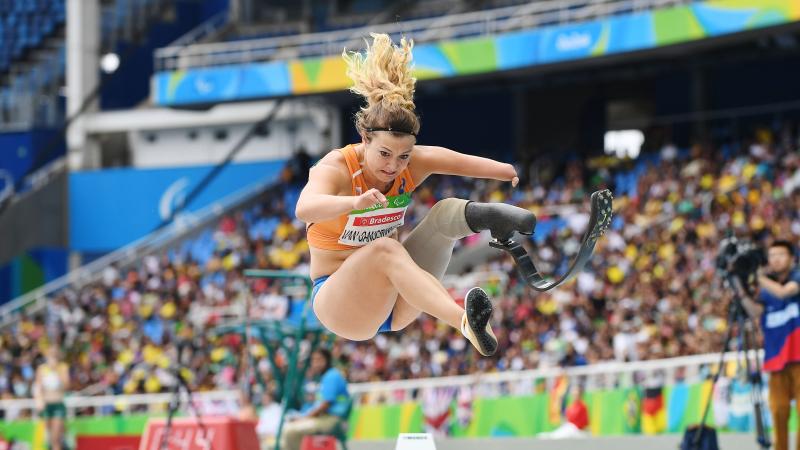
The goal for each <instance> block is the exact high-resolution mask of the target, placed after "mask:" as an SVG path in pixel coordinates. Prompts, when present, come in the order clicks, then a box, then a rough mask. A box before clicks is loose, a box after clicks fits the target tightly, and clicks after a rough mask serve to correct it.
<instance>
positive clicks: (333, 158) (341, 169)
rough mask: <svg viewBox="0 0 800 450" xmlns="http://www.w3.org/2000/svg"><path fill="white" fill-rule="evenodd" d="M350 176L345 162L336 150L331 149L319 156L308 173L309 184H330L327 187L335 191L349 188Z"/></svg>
mask: <svg viewBox="0 0 800 450" xmlns="http://www.w3.org/2000/svg"><path fill="white" fill-rule="evenodd" d="M350 178H351V177H350V171H349V170H348V169H347V162H346V161H345V159H344V155H342V153H341V152H340V151H338V150H332V151H330V152H328V153H327V154H326V155H325V156H323V157H322V158H320V160H319V161H317V163H316V164H315V165H314V167H312V168H311V172H310V173H309V183H310V184H316V183H322V184H324V185H327V186H330V187H329V188H328V189H335V190H336V191H347V189H349V188H350ZM333 186H336V187H335V188H334V187H333Z"/></svg>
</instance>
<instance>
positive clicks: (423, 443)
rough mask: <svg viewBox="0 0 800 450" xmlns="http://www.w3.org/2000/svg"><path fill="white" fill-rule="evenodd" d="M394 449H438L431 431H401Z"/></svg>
mask: <svg viewBox="0 0 800 450" xmlns="http://www.w3.org/2000/svg"><path fill="white" fill-rule="evenodd" d="M394 450H436V444H435V443H434V442H433V435H431V434H430V433H400V436H398V437H397V447H395V448H394Z"/></svg>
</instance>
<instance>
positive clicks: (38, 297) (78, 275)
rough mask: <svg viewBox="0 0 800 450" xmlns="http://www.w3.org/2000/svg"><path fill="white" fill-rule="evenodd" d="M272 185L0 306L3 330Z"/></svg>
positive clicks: (183, 217)
mask: <svg viewBox="0 0 800 450" xmlns="http://www.w3.org/2000/svg"><path fill="white" fill-rule="evenodd" d="M273 183H274V180H268V181H263V182H259V183H255V184H254V185H252V186H250V187H246V188H243V189H240V190H239V191H237V192H234V193H232V194H230V195H228V196H227V197H224V198H222V199H220V200H218V201H216V202H214V203H211V204H210V205H208V206H206V207H204V208H202V209H201V210H199V211H197V212H192V213H181V214H180V215H178V216H177V217H176V218H175V220H174V221H173V222H172V223H171V224H169V225H167V226H166V227H164V228H163V229H161V230H158V231H155V232H153V233H151V234H149V235H147V236H144V237H142V238H140V239H138V240H136V241H134V242H132V243H130V244H128V245H126V246H125V247H122V248H120V249H119V250H116V251H114V252H111V253H109V254H107V255H105V256H102V257H100V258H98V259H96V260H94V261H92V262H90V263H89V264H86V265H84V266H81V267H79V268H77V269H75V270H73V271H71V272H69V273H67V274H66V275H64V276H62V277H59V278H57V279H55V280H53V281H51V282H49V283H47V284H45V285H44V286H41V287H38V288H36V289H34V290H32V291H31V292H28V293H27V294H25V295H22V296H20V297H18V298H16V299H14V300H12V301H10V302H8V303H4V304H3V305H0V328H4V327H6V326H8V325H10V324H12V323H14V321H15V320H16V319H17V318H18V316H19V315H20V314H21V313H22V312H23V311H24V312H26V313H35V312H38V311H40V310H42V309H44V307H45V306H46V305H47V302H48V299H49V298H50V296H52V295H53V294H55V293H57V292H58V291H60V290H61V289H64V288H66V287H68V286H70V285H76V286H81V285H85V284H87V283H90V282H92V281H94V280H97V279H99V278H100V277H101V276H102V269H103V268H105V267H108V266H110V265H116V266H124V265H128V264H131V263H133V262H134V261H136V260H137V259H139V258H141V257H143V256H144V255H146V254H148V253H150V252H153V251H155V250H158V249H160V248H163V247H165V246H167V245H169V244H170V243H171V242H174V241H175V240H176V239H179V238H180V237H182V236H184V235H185V234H188V233H189V232H191V231H193V229H194V228H196V227H197V226H198V225H200V224H204V223H207V222H210V221H213V220H215V219H217V218H219V217H220V216H221V215H222V214H223V213H224V212H225V211H227V210H228V209H230V208H232V207H235V206H236V205H238V204H240V203H243V202H244V201H246V200H248V199H249V198H251V197H252V196H253V195H255V194H257V193H258V192H261V191H263V190H264V189H266V188H267V187H268V186H269V185H271V184H273Z"/></svg>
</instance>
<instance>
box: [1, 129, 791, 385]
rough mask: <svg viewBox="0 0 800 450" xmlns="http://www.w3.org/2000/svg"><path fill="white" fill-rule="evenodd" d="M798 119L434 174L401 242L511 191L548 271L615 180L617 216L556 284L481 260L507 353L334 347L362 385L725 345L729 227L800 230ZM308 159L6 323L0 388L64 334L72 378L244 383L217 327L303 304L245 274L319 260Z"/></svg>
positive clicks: (432, 341) (396, 342)
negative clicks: (590, 202)
mask: <svg viewBox="0 0 800 450" xmlns="http://www.w3.org/2000/svg"><path fill="white" fill-rule="evenodd" d="M797 131H798V130H796V129H792V128H790V127H782V128H779V129H777V130H769V129H759V130H757V132H756V133H755V134H754V136H755V137H754V138H753V139H751V140H749V141H742V142H737V143H736V144H725V145H717V146H704V145H696V146H694V147H692V148H691V149H689V150H687V151H678V150H677V149H676V148H674V147H672V146H665V147H664V148H663V149H662V150H661V151H660V153H658V154H647V155H642V157H640V158H639V159H637V160H634V161H622V160H617V159H615V158H611V157H607V158H606V157H599V158H596V159H593V160H591V161H582V160H579V159H574V160H572V161H566V162H563V163H562V162H559V163H558V164H557V165H553V166H545V167H544V169H548V167H549V170H542V166H541V165H540V166H537V167H536V168H537V170H530V171H527V170H526V172H525V173H524V174H523V178H525V179H526V180H524V182H523V184H522V185H521V186H520V188H518V189H514V190H512V189H511V188H510V186H508V183H500V182H493V181H484V180H478V181H476V180H466V179H456V178H448V177H436V178H432V179H431V180H429V181H428V182H426V183H425V184H424V185H423V186H422V187H421V188H420V189H418V191H417V192H416V193H415V195H414V202H413V204H412V206H411V207H410V209H409V216H408V218H409V220H407V224H406V225H405V227H404V229H403V230H402V231H401V239H402V237H403V234H404V233H408V232H409V231H410V230H411V229H412V228H413V226H414V225H415V223H417V222H418V221H419V219H420V218H421V217H423V216H424V214H425V213H426V211H427V210H428V209H429V208H430V207H431V206H432V205H433V204H434V203H435V202H436V201H437V200H438V199H440V198H446V197H461V198H469V199H472V200H480V201H493V202H509V203H514V204H517V205H520V206H523V207H528V208H531V209H532V210H533V211H534V212H536V214H537V216H538V218H539V225H538V226H537V233H536V235H535V236H534V237H533V238H532V240H530V241H529V242H528V244H530V245H529V249H531V251H532V252H533V253H534V255H535V258H536V259H537V261H540V264H541V266H542V267H543V268H545V270H547V271H551V270H563V269H564V266H565V263H566V262H567V261H568V259H569V257H570V256H571V255H572V254H574V252H575V251H576V250H577V247H578V245H579V239H580V237H581V234H582V232H583V227H585V224H586V221H587V215H586V213H587V208H588V206H587V199H588V196H589V194H590V192H591V191H593V190H595V189H600V188H605V187H608V188H611V189H612V190H613V191H614V194H615V219H614V220H613V222H612V226H611V229H610V230H609V232H607V233H606V235H605V237H604V238H603V239H601V240H600V242H599V243H598V246H597V249H596V252H595V256H594V258H593V260H592V262H591V267H590V268H589V270H586V271H584V272H583V273H582V274H580V276H579V277H578V278H577V280H576V281H575V282H572V283H570V284H568V285H566V286H565V287H562V288H559V289H556V290H554V291H551V292H548V293H543V294H539V293H534V292H533V291H532V290H531V289H530V288H529V287H526V286H524V285H523V284H521V283H520V282H519V281H518V278H517V277H516V272H515V267H514V265H513V262H512V260H511V259H510V257H508V256H506V255H502V254H496V255H495V256H493V257H490V258H489V259H488V260H486V261H482V262H480V263H476V264H472V265H470V267H468V268H467V269H466V270H468V271H471V272H475V271H489V272H494V273H499V272H502V273H505V274H507V275H508V280H509V281H508V283H505V284H498V283H497V282H495V281H492V280H490V279H487V285H486V286H485V287H486V288H487V290H488V291H489V293H490V295H491V296H492V298H493V300H494V302H495V305H496V309H495V314H494V318H493V320H494V325H493V326H494V330H495V332H496V333H497V337H498V340H499V342H500V347H499V350H498V351H497V353H496V354H495V356H493V357H490V358H483V357H480V355H478V354H477V353H476V352H474V351H473V350H472V349H471V347H470V346H469V345H468V344H467V342H466V341H465V339H464V338H463V337H462V336H461V334H460V333H459V332H458V331H457V330H454V329H451V328H449V327H448V326H446V325H445V324H443V323H440V322H437V321H436V320H435V319H432V318H431V317H428V316H424V315H423V316H422V317H420V318H419V319H418V320H417V322H416V323H414V324H412V325H411V326H409V327H408V328H407V329H405V330H403V331H402V332H397V333H388V334H381V335H378V336H377V337H376V338H375V339H373V340H370V341H363V342H349V341H345V340H336V341H335V344H334V347H333V353H334V356H335V357H336V358H337V359H339V360H340V361H341V362H342V363H343V364H344V368H345V370H344V373H346V374H347V376H348V379H349V381H351V382H361V381H377V380H392V379H407V378H417V377H429V376H440V375H458V374H465V373H473V372H476V371H496V370H518V369H529V368H536V367H547V366H557V365H566V366H573V365H583V364H592V363H595V362H599V361H607V360H614V359H616V360H639V359H651V358H666V357H673V356H680V355H688V354H697V353H706V352H716V351H719V350H720V346H721V345H722V338H723V336H724V332H725V331H726V327H727V326H728V325H727V321H726V315H727V304H726V299H725V298H724V297H725V296H726V290H725V289H722V288H721V286H720V284H719V281H718V277H717V276H716V274H715V256H716V254H717V250H718V244H719V241H720V240H721V239H722V238H724V237H725V236H726V235H727V233H729V232H733V233H735V234H737V235H740V236H746V237H749V238H754V239H756V240H758V239H761V238H763V237H764V236H766V235H767V234H769V235H774V236H781V237H786V238H789V239H792V240H793V241H795V242H796V240H797V237H798V236H800V189H798V188H800V153H799V152H798V150H799V149H800V142H798V134H800V133H798V132H797ZM304 171H305V168H302V169H300V170H295V171H294V172H292V170H291V169H289V168H287V170H286V173H285V176H284V179H283V180H282V182H280V183H279V184H278V185H276V186H275V187H273V188H271V189H270V190H269V191H267V192H265V193H264V194H263V195H262V196H261V198H260V199H259V201H258V202H257V203H256V204H255V205H254V206H248V207H245V208H242V209H239V210H237V211H235V212H233V213H230V214H228V215H226V216H225V217H224V218H223V219H222V220H220V221H219V222H218V223H217V224H216V225H215V226H214V227H213V228H212V229H208V230H205V231H203V232H201V233H199V234H198V235H195V236H194V237H191V238H187V239H185V240H183V241H182V242H180V243H179V244H178V245H176V246H173V247H172V248H170V249H169V250H166V251H164V252H162V253H160V254H156V255H150V256H147V257H145V258H143V259H142V260H141V261H140V262H139V264H137V265H136V266H135V267H125V268H119V267H108V268H106V269H105V271H104V272H103V273H102V277H101V278H100V279H99V280H98V281H97V282H94V283H91V284H88V285H86V286H82V287H80V288H68V289H64V290H62V291H60V292H58V293H57V294H56V295H55V296H54V297H53V298H52V299H51V300H50V303H49V305H48V307H47V308H46V311H45V312H44V313H40V314H36V315H27V316H23V317H21V318H20V320H19V321H17V322H16V323H15V324H14V325H13V326H12V327H10V328H6V329H4V330H2V331H0V398H25V397H30V396H31V382H32V380H33V376H34V371H35V368H36V366H37V364H38V362H39V361H40V360H41V359H42V358H43V356H42V355H43V354H44V352H45V350H46V348H47V347H48V346H50V345H58V346H60V348H61V351H62V358H63V359H64V360H66V361H68V362H69V365H70V369H71V382H72V386H71V387H72V390H73V392H76V391H82V390H84V392H93V393H96V392H105V393H144V392H162V391H165V390H166V389H167V388H168V387H169V386H170V385H171V383H173V378H172V376H171V375H170V373H169V370H168V368H169V366H170V364H171V363H172V362H174V361H180V362H181V363H182V364H184V365H185V366H186V368H187V369H188V370H186V373H187V374H189V377H190V382H191V384H192V385H193V386H194V387H195V388H197V389H200V390H210V389H220V388H234V387H236V386H237V383H239V381H240V379H241V377H240V375H241V373H242V371H243V369H242V358H241V356H242V355H245V354H246V351H247V349H248V348H246V346H245V343H244V341H243V339H242V338H241V337H239V336H236V335H224V336H215V335H213V334H210V333H208V332H207V331H208V330H210V329H211V328H212V327H213V326H214V325H215V324H218V323H220V321H221V320H223V319H224V318H225V317H229V316H231V317H232V316H236V315H237V314H243V313H244V311H245V306H244V305H245V304H246V302H247V298H248V296H249V295H250V294H249V293H250V292H252V293H253V298H254V301H253V306H252V309H251V310H250V316H251V317H260V318H281V317H284V316H285V315H286V314H288V312H289V311H290V310H292V305H291V302H293V301H297V300H296V299H291V298H289V297H287V296H285V295H284V291H283V290H282V289H281V288H280V285H279V284H276V283H273V284H270V283H269V282H267V281H264V280H259V281H255V282H254V281H252V280H247V279H246V278H245V277H244V276H243V270H244V269H245V268H265V269H266V268H269V269H292V270H295V271H299V272H306V273H307V271H308V251H307V249H308V244H307V242H306V241H305V239H304V234H305V232H304V224H302V223H300V222H298V221H297V220H294V219H293V218H292V217H291V215H290V214H291V211H293V204H294V201H295V200H296V197H297V194H298V190H299V187H300V186H302V183H303V174H304ZM553 174H558V176H554V175H553ZM479 242H480V239H479V238H478V237H471V238H467V239H464V240H463V241H462V242H461V243H460V244H459V247H457V249H456V252H459V250H460V247H464V246H474V245H485V244H484V243H479ZM453 292H454V295H455V296H456V297H458V296H459V294H458V291H456V290H454V291H453ZM456 300H458V298H456ZM249 350H250V352H251V354H252V355H253V357H254V358H255V360H256V361H258V362H257V368H258V371H259V372H260V373H261V375H262V376H263V377H265V379H269V377H270V371H271V370H272V369H271V366H270V364H269V363H268V361H267V359H266V358H265V355H266V352H267V350H266V349H265V348H264V347H263V346H261V345H260V344H258V343H252V344H251V345H250V346H249ZM279 362H281V360H280V358H279Z"/></svg>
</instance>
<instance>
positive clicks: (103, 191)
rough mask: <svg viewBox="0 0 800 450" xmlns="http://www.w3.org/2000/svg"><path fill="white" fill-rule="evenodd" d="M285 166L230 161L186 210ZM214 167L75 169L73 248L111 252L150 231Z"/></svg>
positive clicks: (271, 176) (71, 187)
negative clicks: (76, 170)
mask: <svg viewBox="0 0 800 450" xmlns="http://www.w3.org/2000/svg"><path fill="white" fill-rule="evenodd" d="M284 165H285V161H269V162H259V163H248V164H232V165H229V166H227V167H225V168H224V169H223V170H222V171H221V172H220V173H219V174H218V175H217V176H216V177H215V178H214V179H213V181H212V182H211V183H209V185H208V186H206V187H205V188H204V189H203V191H202V192H201V193H200V194H199V195H198V196H197V197H195V199H194V200H193V201H192V202H191V203H190V204H189V205H187V206H186V208H185V209H184V210H183V211H185V212H192V211H197V210H199V209H201V208H203V207H204V206H207V205H209V204H211V203H213V202H215V201H218V200H220V199H222V198H223V197H225V196H227V195H230V194H233V193H235V192H237V191H239V190H241V189H243V188H246V187H248V186H251V185H253V184H255V183H259V182H267V181H269V180H273V179H277V176H278V174H279V173H280V170H281V169H282V168H283V166H284ZM213 169H214V167H213V166H199V167H198V166H195V167H184V168H171V169H109V170H101V171H91V172H76V173H73V174H71V175H70V179H69V192H70V193H69V209H70V224H69V228H70V232H69V234H70V247H71V248H72V249H73V250H77V251H83V252H107V251H111V250H114V249H117V248H119V247H122V246H124V245H126V244H128V243H130V242H132V241H134V240H136V239H139V238H141V237H143V236H145V235H147V234H149V233H150V232H152V231H154V230H156V229H157V228H158V226H159V225H160V224H161V223H162V222H163V221H165V220H167V219H168V218H169V217H170V216H171V215H172V213H173V211H175V210H176V207H178V206H179V205H181V204H182V203H183V202H184V201H185V200H186V196H187V195H189V193H190V192H192V190H193V189H194V188H195V186H197V185H198V183H200V181H201V180H202V179H203V178H204V177H205V176H206V175H207V174H208V173H209V172H210V171H211V170H213Z"/></svg>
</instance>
